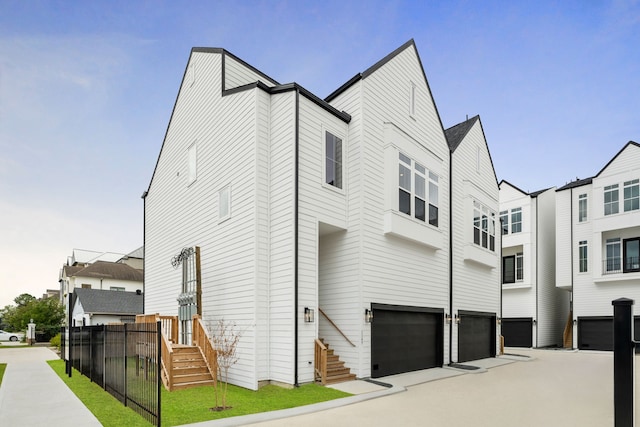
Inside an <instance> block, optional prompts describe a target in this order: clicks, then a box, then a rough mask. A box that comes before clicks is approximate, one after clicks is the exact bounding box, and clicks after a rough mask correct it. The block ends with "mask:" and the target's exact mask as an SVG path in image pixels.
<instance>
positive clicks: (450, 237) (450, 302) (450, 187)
mask: <svg viewBox="0 0 640 427" xmlns="http://www.w3.org/2000/svg"><path fill="white" fill-rule="evenodd" d="M452 190H453V152H452V151H451V150H449V318H450V319H451V320H450V321H449V364H451V363H453V208H452V205H453V197H452V194H453V191H452Z"/></svg>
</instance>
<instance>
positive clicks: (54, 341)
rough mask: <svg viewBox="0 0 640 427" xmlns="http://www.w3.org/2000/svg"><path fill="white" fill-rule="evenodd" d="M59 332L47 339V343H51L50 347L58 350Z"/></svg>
mask: <svg viewBox="0 0 640 427" xmlns="http://www.w3.org/2000/svg"><path fill="white" fill-rule="evenodd" d="M60 339H61V337H60V332H58V335H56V336H54V337H53V338H51V340H50V341H49V343H50V344H51V347H55V348H57V349H58V350H60Z"/></svg>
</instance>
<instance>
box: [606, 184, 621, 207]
mask: <svg viewBox="0 0 640 427" xmlns="http://www.w3.org/2000/svg"><path fill="white" fill-rule="evenodd" d="M617 213H618V184H613V185H607V186H606V187H604V214H605V215H612V214H617Z"/></svg>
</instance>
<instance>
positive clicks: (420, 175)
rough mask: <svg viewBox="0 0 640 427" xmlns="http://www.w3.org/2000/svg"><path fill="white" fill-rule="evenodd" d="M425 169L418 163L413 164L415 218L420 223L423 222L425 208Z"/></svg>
mask: <svg viewBox="0 0 640 427" xmlns="http://www.w3.org/2000/svg"><path fill="white" fill-rule="evenodd" d="M425 172H426V169H425V168H424V166H422V165H421V164H419V163H416V164H415V174H414V178H415V180H414V183H415V188H416V194H415V211H416V213H415V217H416V218H418V219H419V220H420V221H424V220H425V207H426V193H427V187H426V178H425Z"/></svg>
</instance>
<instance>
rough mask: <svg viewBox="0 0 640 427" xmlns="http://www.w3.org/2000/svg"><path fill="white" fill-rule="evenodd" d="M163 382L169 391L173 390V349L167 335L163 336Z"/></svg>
mask: <svg viewBox="0 0 640 427" xmlns="http://www.w3.org/2000/svg"><path fill="white" fill-rule="evenodd" d="M161 360H162V382H163V383H164V387H165V388H166V389H167V390H168V391H172V390H173V375H172V372H173V348H172V347H171V343H170V342H169V340H168V339H167V337H166V335H164V334H162V359H161Z"/></svg>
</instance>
